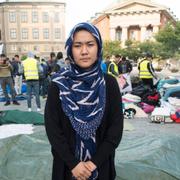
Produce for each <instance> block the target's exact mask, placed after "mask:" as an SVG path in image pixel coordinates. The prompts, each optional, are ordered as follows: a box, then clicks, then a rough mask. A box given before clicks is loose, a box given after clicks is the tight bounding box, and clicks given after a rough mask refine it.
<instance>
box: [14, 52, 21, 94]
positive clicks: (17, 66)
mask: <svg viewBox="0 0 180 180" xmlns="http://www.w3.org/2000/svg"><path fill="white" fill-rule="evenodd" d="M12 66H13V78H14V87H15V90H16V94H17V95H20V94H21V89H22V75H23V66H22V63H21V60H20V58H19V55H17V54H16V55H15V56H14V60H13V61H12Z"/></svg>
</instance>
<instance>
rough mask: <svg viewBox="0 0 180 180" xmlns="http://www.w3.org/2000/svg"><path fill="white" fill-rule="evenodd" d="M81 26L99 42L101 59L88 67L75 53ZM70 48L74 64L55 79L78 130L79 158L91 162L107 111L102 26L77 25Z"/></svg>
mask: <svg viewBox="0 0 180 180" xmlns="http://www.w3.org/2000/svg"><path fill="white" fill-rule="evenodd" d="M81 29H85V30H87V31H88V32H90V33H91V34H92V35H93V36H94V37H95V39H96V41H97V44H98V54H97V61H96V62H95V64H94V65H93V66H92V68H91V69H88V70H85V69H82V68H80V67H78V66H77V65H76V64H75V63H74V60H73V56H72V44H73V37H74V33H75V32H76V31H78V30H81ZM66 50H67V55H68V57H69V58H70V59H71V66H70V68H68V69H64V70H61V71H60V72H59V73H57V74H55V75H54V77H53V81H54V82H55V83H57V85H58V87H59V90H60V92H59V96H60V100H61V104H62V108H63V111H64V112H65V114H66V115H67V116H68V117H69V119H70V122H71V124H72V127H73V129H74V130H75V132H76V149H75V154H76V157H77V158H78V159H79V160H81V161H88V160H90V159H91V157H92V155H93V154H94V153H95V152H96V138H95V137H96V130H97V128H98V127H99V125H100V123H101V119H102V117H103V114H104V109H105V99H106V97H105V94H106V92H105V80H104V75H103V72H102V70H101V68H100V65H101V61H102V41H101V37H100V34H99V31H98V29H97V28H96V27H95V26H93V25H91V24H89V23H80V24H78V25H76V26H75V27H74V28H73V29H72V31H71V33H70V36H69V38H68V39H67V41H66ZM97 177H98V172H97V170H95V171H94V172H93V173H92V176H91V177H90V178H89V179H96V178H97Z"/></svg>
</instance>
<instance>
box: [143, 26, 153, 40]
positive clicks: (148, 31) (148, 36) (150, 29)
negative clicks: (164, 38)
mask: <svg viewBox="0 0 180 180" xmlns="http://www.w3.org/2000/svg"><path fill="white" fill-rule="evenodd" d="M152 36H153V27H152V26H151V25H149V26H148V27H147V29H146V34H145V39H146V40H148V39H151V38H152Z"/></svg>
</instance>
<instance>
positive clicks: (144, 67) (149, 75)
mask: <svg viewBox="0 0 180 180" xmlns="http://www.w3.org/2000/svg"><path fill="white" fill-rule="evenodd" d="M152 59H153V57H152V54H151V53H149V52H147V53H146V54H145V58H144V59H142V60H141V61H140V63H139V65H138V70H139V78H140V79H141V80H142V82H143V84H144V85H146V86H149V87H150V88H153V87H154V86H153V78H155V79H157V76H156V74H155V71H154V68H153V66H152Z"/></svg>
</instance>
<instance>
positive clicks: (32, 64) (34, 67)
mask: <svg viewBox="0 0 180 180" xmlns="http://www.w3.org/2000/svg"><path fill="white" fill-rule="evenodd" d="M23 69H24V77H25V80H26V84H27V105H28V111H32V109H31V96H32V94H34V95H35V97H36V105H37V111H41V103H40V97H39V72H40V65H39V63H38V61H37V60H36V59H35V58H34V54H33V53H32V52H29V53H28V56H27V59H25V60H24V61H23Z"/></svg>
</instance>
